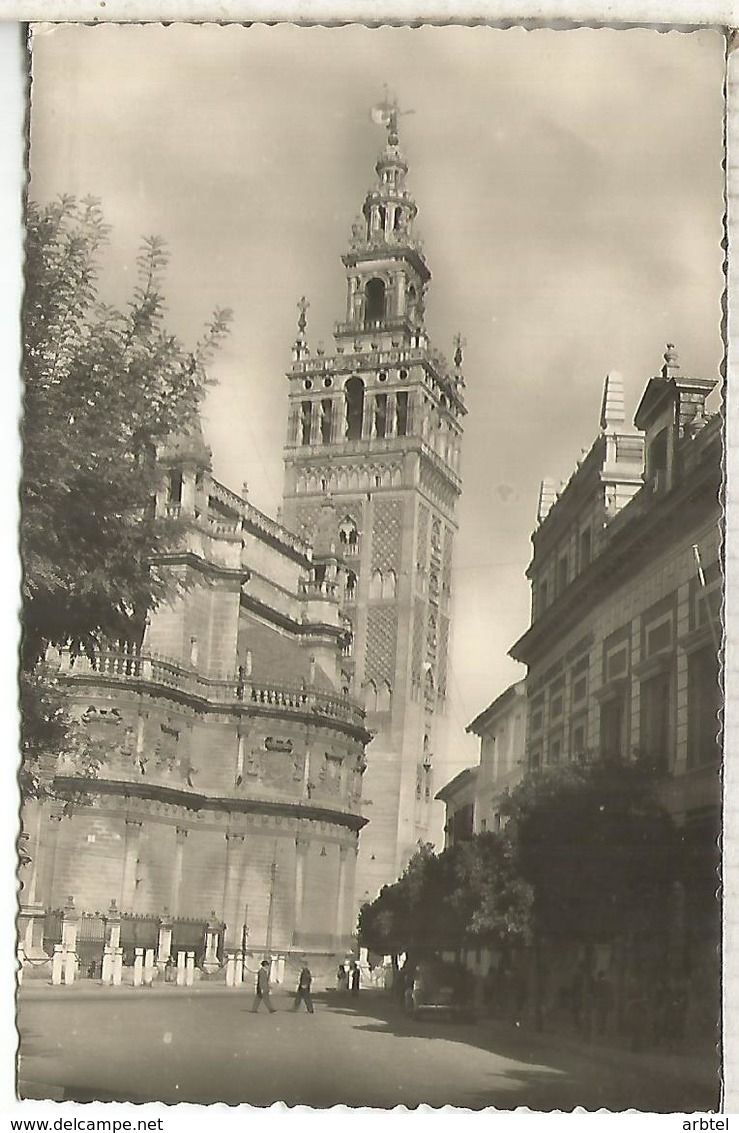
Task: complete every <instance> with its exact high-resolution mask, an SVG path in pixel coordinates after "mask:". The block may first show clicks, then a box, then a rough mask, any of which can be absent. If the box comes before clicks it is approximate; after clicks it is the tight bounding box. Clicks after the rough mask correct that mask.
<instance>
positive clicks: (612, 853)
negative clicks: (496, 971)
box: [359, 758, 680, 956]
mask: <svg viewBox="0 0 739 1133" xmlns="http://www.w3.org/2000/svg"><path fill="white" fill-rule="evenodd" d="M658 781H659V780H658V775H657V772H656V771H655V769H654V767H650V766H649V765H648V764H647V763H646V762H644V761H636V762H625V761H621V760H610V759H602V758H598V759H593V760H590V761H587V762H583V763H573V764H567V765H563V766H558V767H554V768H548V769H546V770H545V771H541V772H536V773H533V774H530V775H528V776H527V777H526V778H525V779H524V780H523V781H522V783H520V784H519V786H518V787H516V788H515V790H514V791H513V792H512V793H511V795H510V796H509V798H508V800H507V803H506V807H505V810H506V812H507V815H508V818H509V821H508V823H507V825H506V827H505V829H504V830H503V831H502V832H501V833H497V834H492V833H487V834H479V835H477V836H476V837H474V838H472V839H471V840H469V841H466V842H458V843H456V844H455V845H454V846H452V847H451V848H449V849H447V850H445V851H444V852H443V853H441V854H438V855H437V854H434V853H433V851H432V849H431V847H429V846H424V847H421V848H420V849H419V852H418V853H417V854H415V855H414V857H413V858H412V859H411V861H410V863H409V865H408V867H407V869H406V871H405V873H404V874H403V876H402V877H401V878H400V879H399V880H398V881H397V882H395V884H394V885H386V886H385V887H384V888H383V889H382V891H381V892H380V895H379V897H378V898H377V899H376V900H375V901H373V902H372V903H371V904H368V905H365V906H364V907H363V908H362V910H361V913H360V921H359V934H360V939H361V941H362V943H363V944H365V945H366V946H367V947H369V948H371V949H372V950H373V951H376V952H383V953H397V952H403V951H405V952H411V953H413V954H414V956H417V955H419V954H422V953H424V952H430V951H440V950H450V951H451V950H458V949H460V948H462V947H465V946H467V947H469V946H473V947H474V946H475V945H476V944H479V943H487V944H493V945H498V946H502V947H503V948H505V947H506V946H510V945H516V944H521V943H528V942H529V941H531V940H533V939H538V940H539V941H542V940H544V939H546V938H547V937H549V938H551V937H553V936H557V935H562V934H566V935H567V936H569V937H571V938H576V939H577V940H579V941H581V942H583V943H587V942H591V943H592V942H597V941H603V940H608V939H611V938H613V937H615V936H619V935H623V934H625V933H630V932H635V933H638V932H645V931H647V932H648V931H653V930H655V929H659V928H660V926H661V925H663V924H664V923H665V916H666V903H667V901H668V900H669V897H670V894H671V889H672V885H673V882H674V881H675V880H676V879H677V878H678V876H679V871H680V848H679V838H678V834H677V831H676V828H675V826H674V823H673V821H672V819H671V818H670V816H669V815H668V814H667V812H666V811H665V809H664V808H663V807H662V805H661V804H660V803H659V801H658V798H657V793H656V786H657V783H658Z"/></svg>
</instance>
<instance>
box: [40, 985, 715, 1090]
mask: <svg viewBox="0 0 739 1133" xmlns="http://www.w3.org/2000/svg"><path fill="white" fill-rule="evenodd" d="M68 991H69V992H71V991H72V989H64V988H59V989H53V991H52V990H51V989H49V990H48V992H42V990H41V989H32V990H30V991H27V990H26V989H25V988H24V989H23V990H22V991H21V995H20V1006H19V1031H20V1036H21V1040H20V1063H19V1082H20V1092H21V1096H26V1097H34V1098H39V1097H48V1098H53V1099H55V1100H70V1101H95V1100H100V1101H114V1100H115V1101H135V1102H144V1101H163V1102H170V1103H171V1102H177V1101H183V1102H184V1101H188V1102H199V1103H208V1102H219V1101H220V1102H227V1103H231V1104H234V1103H239V1102H248V1103H249V1104H251V1105H254V1106H266V1105H271V1104H272V1103H273V1102H276V1101H284V1102H285V1103H287V1104H288V1105H299V1104H302V1105H310V1106H314V1107H325V1106H329V1105H349V1106H372V1107H376V1108H388V1107H392V1106H396V1105H405V1106H409V1107H413V1106H416V1105H419V1104H421V1103H424V1102H425V1103H427V1104H429V1105H432V1106H442V1105H446V1104H449V1105H454V1106H462V1107H466V1108H470V1109H481V1108H483V1107H485V1106H493V1107H495V1108H497V1109H504V1110H507V1109H513V1108H515V1107H517V1106H527V1107H528V1108H530V1109H533V1110H552V1109H562V1110H572V1109H573V1108H575V1107H577V1106H580V1107H583V1108H584V1109H587V1110H595V1109H599V1108H605V1109H610V1110H620V1111H622V1110H625V1109H637V1110H645V1111H647V1112H650V1113H661V1112H673V1113H674V1112H693V1111H706V1110H715V1109H716V1108H717V1107H718V1104H719V1094H718V1083H717V1081H716V1082H714V1081H713V1080H712V1076H711V1075H710V1074H703V1075H700V1074H692V1075H691V1074H686V1073H685V1072H684V1068H683V1067H682V1064H681V1063H680V1060H679V1059H678V1058H676V1059H675V1060H674V1063H670V1060H669V1059H663V1060H662V1062H661V1063H660V1066H659V1072H655V1068H654V1066H653V1065H651V1064H650V1062H649V1060H648V1059H644V1060H640V1059H639V1058H637V1057H636V1056H629V1057H625V1058H621V1057H617V1054H616V1053H615V1052H614V1054H613V1055H610V1054H609V1053H608V1052H606V1051H603V1050H601V1051H597V1050H595V1049H592V1050H591V1049H588V1048H585V1047H579V1048H578V1047H576V1046H573V1045H563V1044H562V1043H560V1042H558V1040H557V1038H556V1036H552V1035H549V1036H547V1035H536V1034H532V1033H529V1032H526V1031H523V1030H518V1031H517V1030H515V1029H513V1028H510V1027H508V1026H505V1025H500V1024H499V1025H495V1024H491V1023H489V1022H486V1021H481V1022H479V1023H477V1024H473V1023H455V1022H452V1021H446V1022H444V1021H441V1020H423V1021H415V1020H412V1019H408V1018H407V1017H406V1016H405V1015H403V1014H402V1013H401V1012H400V1011H399V1010H398V1009H397V1008H396V1007H395V1005H394V1004H393V1003H392V1001H391V1000H390V999H389V998H387V997H386V996H385V995H384V994H383V993H382V992H377V991H363V992H362V993H361V994H360V996H359V998H358V999H357V1000H351V999H349V998H346V999H344V998H342V997H341V996H340V995H339V994H338V993H336V992H329V993H325V994H323V995H321V994H319V995H317V996H316V1013H315V1014H314V1015H309V1014H308V1013H307V1012H306V1011H305V1010H304V1009H303V1008H301V1010H300V1012H299V1013H297V1014H293V1013H291V1012H290V1010H289V1008H290V1006H291V998H290V997H289V996H288V995H287V994H286V993H280V992H279V991H278V992H277V993H276V994H275V996H274V1002H275V1006H276V1007H277V1009H278V1010H277V1012H276V1013H275V1014H274V1015H268V1014H267V1012H266V1011H265V1010H261V1011H260V1012H259V1013H258V1014H256V1015H255V1014H252V1013H251V1011H250V1007H251V1000H252V995H251V991H247V990H239V991H230V992H225V991H221V992H220V994H218V993H216V992H211V993H210V994H208V993H206V992H203V993H201V994H187V993H184V994H183V993H181V992H180V993H178V992H177V991H176V990H175V991H173V992H172V993H171V994H162V993H157V992H148V993H147V990H146V989H138V990H137V991H136V993H125V992H124V993H123V994H118V995H117V994H116V989H99V990H98V992H97V994H86V995H85V994H77V993H72V994H69V993H68ZM39 993H41V994H39Z"/></svg>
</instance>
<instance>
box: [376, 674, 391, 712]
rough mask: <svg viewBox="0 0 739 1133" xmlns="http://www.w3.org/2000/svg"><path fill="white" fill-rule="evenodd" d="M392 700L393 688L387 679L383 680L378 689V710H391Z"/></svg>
mask: <svg viewBox="0 0 739 1133" xmlns="http://www.w3.org/2000/svg"><path fill="white" fill-rule="evenodd" d="M391 701H392V689H391V688H390V685H389V684H388V682H387V681H381V683H380V687H379V688H378V690H377V711H378V712H389V711H390V706H391Z"/></svg>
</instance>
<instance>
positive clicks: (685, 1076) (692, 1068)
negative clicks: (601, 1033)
mask: <svg viewBox="0 0 739 1133" xmlns="http://www.w3.org/2000/svg"><path fill="white" fill-rule="evenodd" d="M477 1025H478V1026H480V1027H485V1028H486V1029H488V1030H492V1031H498V1032H499V1033H501V1034H503V1033H504V1034H506V1035H511V1034H516V1035H520V1036H521V1038H522V1039H523V1040H528V1041H530V1042H535V1043H541V1044H542V1045H549V1046H551V1045H552V1044H556V1046H557V1048H558V1049H559V1050H566V1051H570V1052H571V1053H573V1054H577V1055H580V1056H581V1057H583V1058H590V1059H592V1060H593V1061H595V1062H602V1063H606V1064H609V1065H611V1066H613V1065H618V1066H622V1067H624V1068H625V1069H632V1070H635V1071H637V1072H642V1073H643V1072H644V1071H648V1072H649V1073H650V1074H657V1075H659V1076H660V1077H668V1078H678V1079H680V1081H683V1082H690V1083H691V1084H695V1085H700V1086H708V1087H711V1088H713V1087H714V1086H715V1085H716V1083H717V1082H718V1081H719V1080H721V1078H722V1076H723V1070H722V1065H721V1061H720V1057H719V1054H718V1052H716V1054H715V1055H713V1056H712V1055H710V1054H703V1053H701V1054H696V1053H692V1052H687V1053H683V1052H681V1053H674V1054H670V1053H667V1052H665V1051H659V1050H644V1051H639V1052H636V1051H633V1050H631V1049H630V1048H629V1046H628V1045H627V1043H628V1040H626V1039H624V1040H623V1041H619V1039H618V1038H616V1037H615V1036H608V1037H606V1038H592V1039H583V1038H579V1037H578V1036H577V1035H573V1034H568V1033H566V1032H565V1033H563V1032H561V1031H557V1030H554V1029H549V1030H546V1029H545V1030H541V1031H537V1030H536V1029H535V1028H534V1027H533V1026H532V1025H531V1024H524V1025H522V1026H521V1025H517V1024H515V1023H509V1022H506V1021H504V1020H502V1019H493V1018H487V1017H481V1018H480V1019H479V1020H478V1024H477Z"/></svg>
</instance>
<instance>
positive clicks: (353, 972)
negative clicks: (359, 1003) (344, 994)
mask: <svg viewBox="0 0 739 1133" xmlns="http://www.w3.org/2000/svg"><path fill="white" fill-rule="evenodd" d="M349 989H350V991H351V994H352V995H354V996H357V995H359V965H358V964H356V963H355V962H354V960H352V962H351V964H350V965H349Z"/></svg>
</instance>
